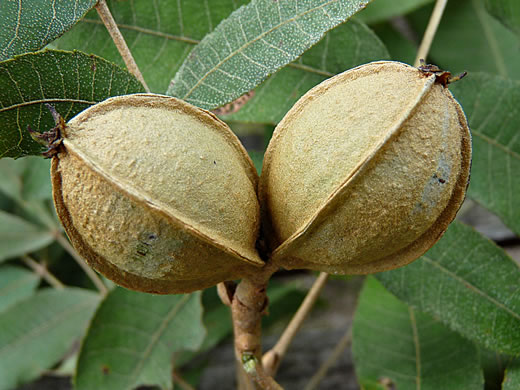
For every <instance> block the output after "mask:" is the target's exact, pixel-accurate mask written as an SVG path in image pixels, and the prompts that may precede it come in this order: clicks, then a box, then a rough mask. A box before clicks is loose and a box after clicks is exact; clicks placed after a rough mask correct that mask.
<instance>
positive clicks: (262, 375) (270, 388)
mask: <svg viewBox="0 0 520 390" xmlns="http://www.w3.org/2000/svg"><path fill="white" fill-rule="evenodd" d="M242 364H243V367H244V371H245V372H246V373H247V374H248V375H249V376H250V377H251V378H253V380H254V381H255V383H257V384H258V385H259V386H260V388H261V389H263V390H283V388H282V386H280V385H279V384H278V383H277V382H276V381H275V380H274V379H273V377H271V376H269V375H267V374H266V372H265V371H264V369H263V367H262V364H260V362H259V360H258V359H257V357H256V356H254V355H252V354H247V353H245V354H243V355H242Z"/></svg>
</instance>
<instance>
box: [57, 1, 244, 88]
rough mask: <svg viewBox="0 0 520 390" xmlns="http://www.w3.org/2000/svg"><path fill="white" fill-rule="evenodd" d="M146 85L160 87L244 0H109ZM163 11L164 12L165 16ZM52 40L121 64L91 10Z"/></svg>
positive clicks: (107, 36) (97, 18) (59, 46)
mask: <svg viewBox="0 0 520 390" xmlns="http://www.w3.org/2000/svg"><path fill="white" fill-rule="evenodd" d="M107 3H108V6H109V7H110V10H111V12H112V14H113V16H114V18H115V20H116V21H117V23H118V25H119V29H120V30H121V33H122V34H123V36H124V38H125V40H126V42H127V44H128V46H129V47H130V48H131V49H132V54H133V56H134V58H135V61H136V63H137V65H138V66H139V68H140V69H141V72H142V73H143V76H144V78H145V80H146V82H147V84H148V86H149V87H150V89H151V90H152V91H154V92H157V93H164V92H165V91H166V89H167V88H168V84H169V83H170V80H171V79H172V78H173V77H174V76H175V73H177V70H178V69H179V67H180V66H181V64H182V62H183V61H184V59H185V58H186V57H187V55H188V54H189V52H190V50H191V49H192V48H193V47H194V46H195V45H196V44H197V43H199V41H200V40H201V39H202V38H204V36H205V35H206V34H208V33H210V32H211V31H212V30H213V29H214V28H215V27H216V26H217V25H218V24H219V23H220V21H221V20H222V19H224V18H226V17H227V16H228V15H229V14H230V13H231V12H233V11H234V10H235V9H236V8H238V7H239V6H241V5H243V4H247V3H248V1H247V0H206V1H204V4H203V5H201V4H200V3H199V2H197V1H193V0H178V1H159V2H157V1H156V2H151V3H150V2H148V1H134V2H131V1H116V0H111V1H108V2H107ZM165 15H166V17H165ZM53 45H54V46H56V47H58V48H61V49H66V50H74V49H76V50H81V51H83V52H85V53H94V54H97V55H99V56H101V57H103V58H105V59H107V60H109V61H112V62H115V63H117V64H119V65H121V66H122V65H123V61H122V59H121V56H120V55H119V52H118V51H117V48H116V46H115V45H114V43H113V42H112V40H111V39H110V36H109V35H108V32H107V31H106V28H105V26H103V24H102V22H101V20H100V19H99V17H98V16H97V13H96V12H95V11H93V12H91V13H89V14H88V15H87V16H86V17H85V18H84V19H83V20H82V21H81V22H80V23H78V25H77V26H76V27H75V28H74V29H73V30H72V31H70V32H69V33H67V34H65V35H64V36H63V37H62V38H61V39H59V40H58V41H56V42H54V43H53Z"/></svg>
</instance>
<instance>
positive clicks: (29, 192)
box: [22, 156, 52, 201]
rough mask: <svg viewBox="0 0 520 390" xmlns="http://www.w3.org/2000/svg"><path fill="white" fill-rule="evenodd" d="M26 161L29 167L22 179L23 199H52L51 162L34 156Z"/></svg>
mask: <svg viewBox="0 0 520 390" xmlns="http://www.w3.org/2000/svg"><path fill="white" fill-rule="evenodd" d="M24 160H25V161H27V166H26V168H25V170H24V173H23V178H22V180H23V189H22V197H23V198H24V199H25V200H28V201H33V200H42V199H51V198H52V185H51V160H50V159H43V158H41V157H32V156H31V157H27V158H25V159H24Z"/></svg>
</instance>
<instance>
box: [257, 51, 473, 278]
mask: <svg viewBox="0 0 520 390" xmlns="http://www.w3.org/2000/svg"><path fill="white" fill-rule="evenodd" d="M470 162H471V137H470V133H469V129H468V125H467V122H466V118H465V116H464V113H463V111H462V109H461V107H460V105H459V104H458V103H457V102H456V101H455V99H454V98H453V96H452V95H451V93H450V92H449V91H448V89H447V88H445V87H444V86H442V85H440V84H438V83H436V77H435V75H433V74H426V73H424V72H422V71H420V70H418V69H416V68H413V67H411V66H408V65H406V64H402V63H398V62H388V61H384V62H374V63H370V64H366V65H362V66H360V67H357V68H355V69H352V70H349V71H347V72H344V73H342V74H339V75H337V76H335V77H332V78H331V79H329V80H326V81H325V82H323V83H321V84H320V85H318V86H316V87H315V88H313V89H312V90H310V91H309V92H307V93H306V94H305V95H304V96H303V97H302V98H301V99H300V100H299V101H298V102H297V103H296V104H295V105H294V106H293V108H292V109H291V110H290V111H289V112H288V114H287V115H286V116H285V117H284V118H283V120H282V121H281V122H280V124H279V125H278V126H277V128H276V130H275V133H274V136H273V138H272V140H271V142H270V144H269V147H268V150H267V152H266V155H265V159H264V168H263V172H262V175H261V178H260V200H261V207H262V210H263V211H262V212H263V215H264V217H265V220H266V222H267V223H266V225H267V227H266V234H269V232H271V237H270V238H271V247H272V248H273V249H274V252H273V253H272V260H273V261H275V262H277V263H278V264H280V265H281V266H283V267H285V268H288V269H292V268H308V269H313V270H320V271H325V272H331V273H343V274H366V273H373V272H379V271H385V270H389V269H393V268H396V267H400V266H403V265H406V264H408V263H410V262H411V261H413V260H415V259H416V258H418V257H419V256H421V255H422V254H423V253H424V252H425V251H427V250H428V249H429V248H430V247H431V246H432V245H433V244H434V243H435V242H436V241H437V240H438V239H439V238H440V237H441V235H442V234H443V233H444V231H445V230H446V229H447V227H448V225H449V223H450V222H451V221H452V220H453V218H454V217H455V215H456V212H457V210H458V209H459V207H460V205H461V203H462V201H463V199H464V196H465V191H466V187H467V183H468V179H469V170H470Z"/></svg>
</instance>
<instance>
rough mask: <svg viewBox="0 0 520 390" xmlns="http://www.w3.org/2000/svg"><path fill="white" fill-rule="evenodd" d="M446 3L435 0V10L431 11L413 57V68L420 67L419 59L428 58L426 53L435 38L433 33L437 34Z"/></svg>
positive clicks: (443, 0) (441, 0)
mask: <svg viewBox="0 0 520 390" xmlns="http://www.w3.org/2000/svg"><path fill="white" fill-rule="evenodd" d="M447 3H448V0H437V2H436V3H435V8H434V9H433V12H432V15H431V16H430V21H429V22H428V26H427V27H426V31H425V32H424V36H423V39H422V42H421V45H420V46H419V50H418V51H417V57H415V62H414V66H415V67H418V66H419V65H420V60H421V59H424V60H425V61H426V57H427V56H428V52H429V51H430V47H431V45H432V42H433V38H434V37H435V33H436V32H437V28H438V27H439V23H440V21H441V18H442V14H443V13H444V9H445V8H446V4H447Z"/></svg>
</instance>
